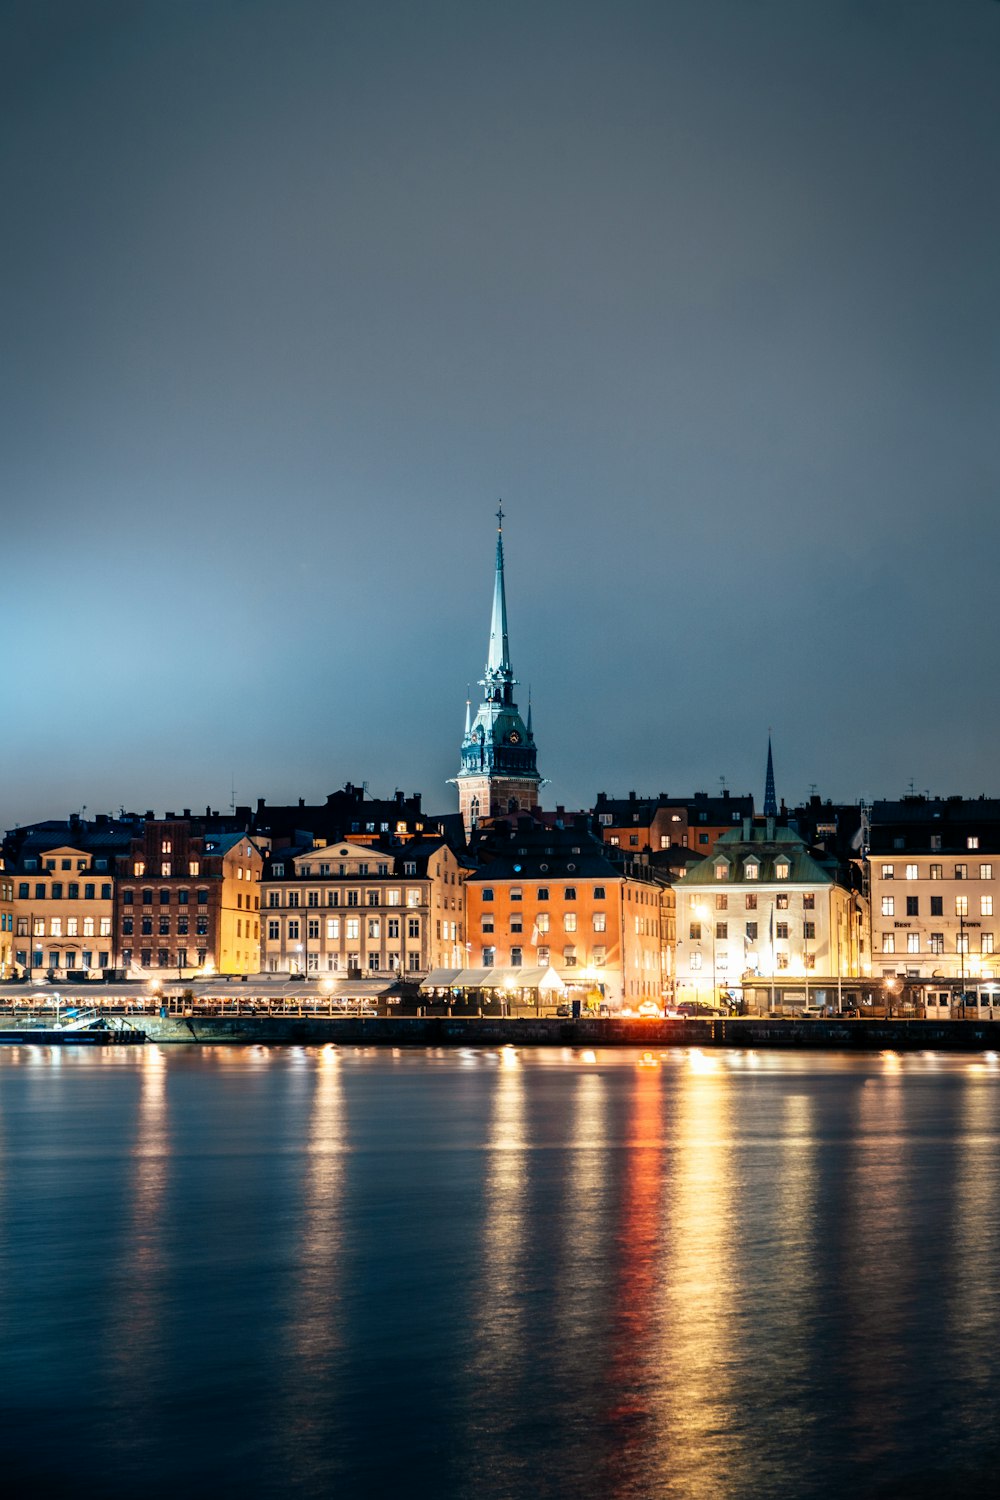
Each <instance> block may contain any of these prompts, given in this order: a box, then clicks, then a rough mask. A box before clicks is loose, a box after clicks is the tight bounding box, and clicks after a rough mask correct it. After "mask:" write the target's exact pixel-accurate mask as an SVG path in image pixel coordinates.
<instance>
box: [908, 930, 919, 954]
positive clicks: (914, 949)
mask: <svg viewBox="0 0 1000 1500" xmlns="http://www.w3.org/2000/svg"><path fill="white" fill-rule="evenodd" d="M906 951H907V953H919V952H920V933H919V932H908V933H907V934H906Z"/></svg>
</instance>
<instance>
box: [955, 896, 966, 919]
mask: <svg viewBox="0 0 1000 1500" xmlns="http://www.w3.org/2000/svg"><path fill="white" fill-rule="evenodd" d="M955 915H956V917H967V916H968V915H969V898H968V896H956V897H955Z"/></svg>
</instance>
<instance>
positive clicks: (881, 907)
mask: <svg viewBox="0 0 1000 1500" xmlns="http://www.w3.org/2000/svg"><path fill="white" fill-rule="evenodd" d="M867 869H868V880H869V891H870V899H871V914H872V915H871V921H872V949H873V953H872V963H873V967H874V971H875V974H876V976H878V977H879V978H880V979H881V980H882V981H883V983H890V982H891V983H892V984H893V987H894V988H896V989H898V990H899V992H900V993H901V992H902V991H903V990H904V988H905V989H906V990H907V991H908V992H909V993H910V994H912V995H914V996H915V997H916V1000H917V1003H918V1004H919V1005H921V1006H923V1007H924V1008H925V1009H926V1012H927V1014H928V1016H933V1017H935V1018H939V1017H945V1016H948V1015H951V1014H957V1013H958V1012H959V1010H961V1012H962V1013H965V1014H968V1012H969V1009H970V1007H973V1006H974V1008H975V1010H976V1011H977V1012H978V1011H980V1010H982V1012H983V1013H984V1014H985V1013H987V1012H989V1013H990V1014H992V1013H993V1012H994V1011H997V1010H998V1009H1000V986H998V984H997V983H996V981H997V980H998V976H1000V801H996V800H991V799H987V798H977V799H967V798H961V797H949V798H927V797H922V796H912V797H906V798H903V799H902V800H901V801H898V802H876V803H875V804H874V806H873V807H872V809H871V814H870V820H869V827H868V860H867Z"/></svg>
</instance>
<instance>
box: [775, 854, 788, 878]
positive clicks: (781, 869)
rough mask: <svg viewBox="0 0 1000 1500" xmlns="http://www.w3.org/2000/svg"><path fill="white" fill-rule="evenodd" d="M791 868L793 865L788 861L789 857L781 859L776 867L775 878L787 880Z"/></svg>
mask: <svg viewBox="0 0 1000 1500" xmlns="http://www.w3.org/2000/svg"><path fill="white" fill-rule="evenodd" d="M791 868H792V867H791V865H790V864H789V863H788V861H787V859H779V860H778V862H777V863H776V865H775V867H774V878H775V880H787V879H788V875H789V871H790V870H791Z"/></svg>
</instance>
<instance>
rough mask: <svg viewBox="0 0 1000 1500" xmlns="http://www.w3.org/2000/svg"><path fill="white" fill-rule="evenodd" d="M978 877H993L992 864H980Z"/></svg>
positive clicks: (984, 878) (983, 878)
mask: <svg viewBox="0 0 1000 1500" xmlns="http://www.w3.org/2000/svg"><path fill="white" fill-rule="evenodd" d="M979 878H980V880H992V879H993V866H992V865H980V866H979Z"/></svg>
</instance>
